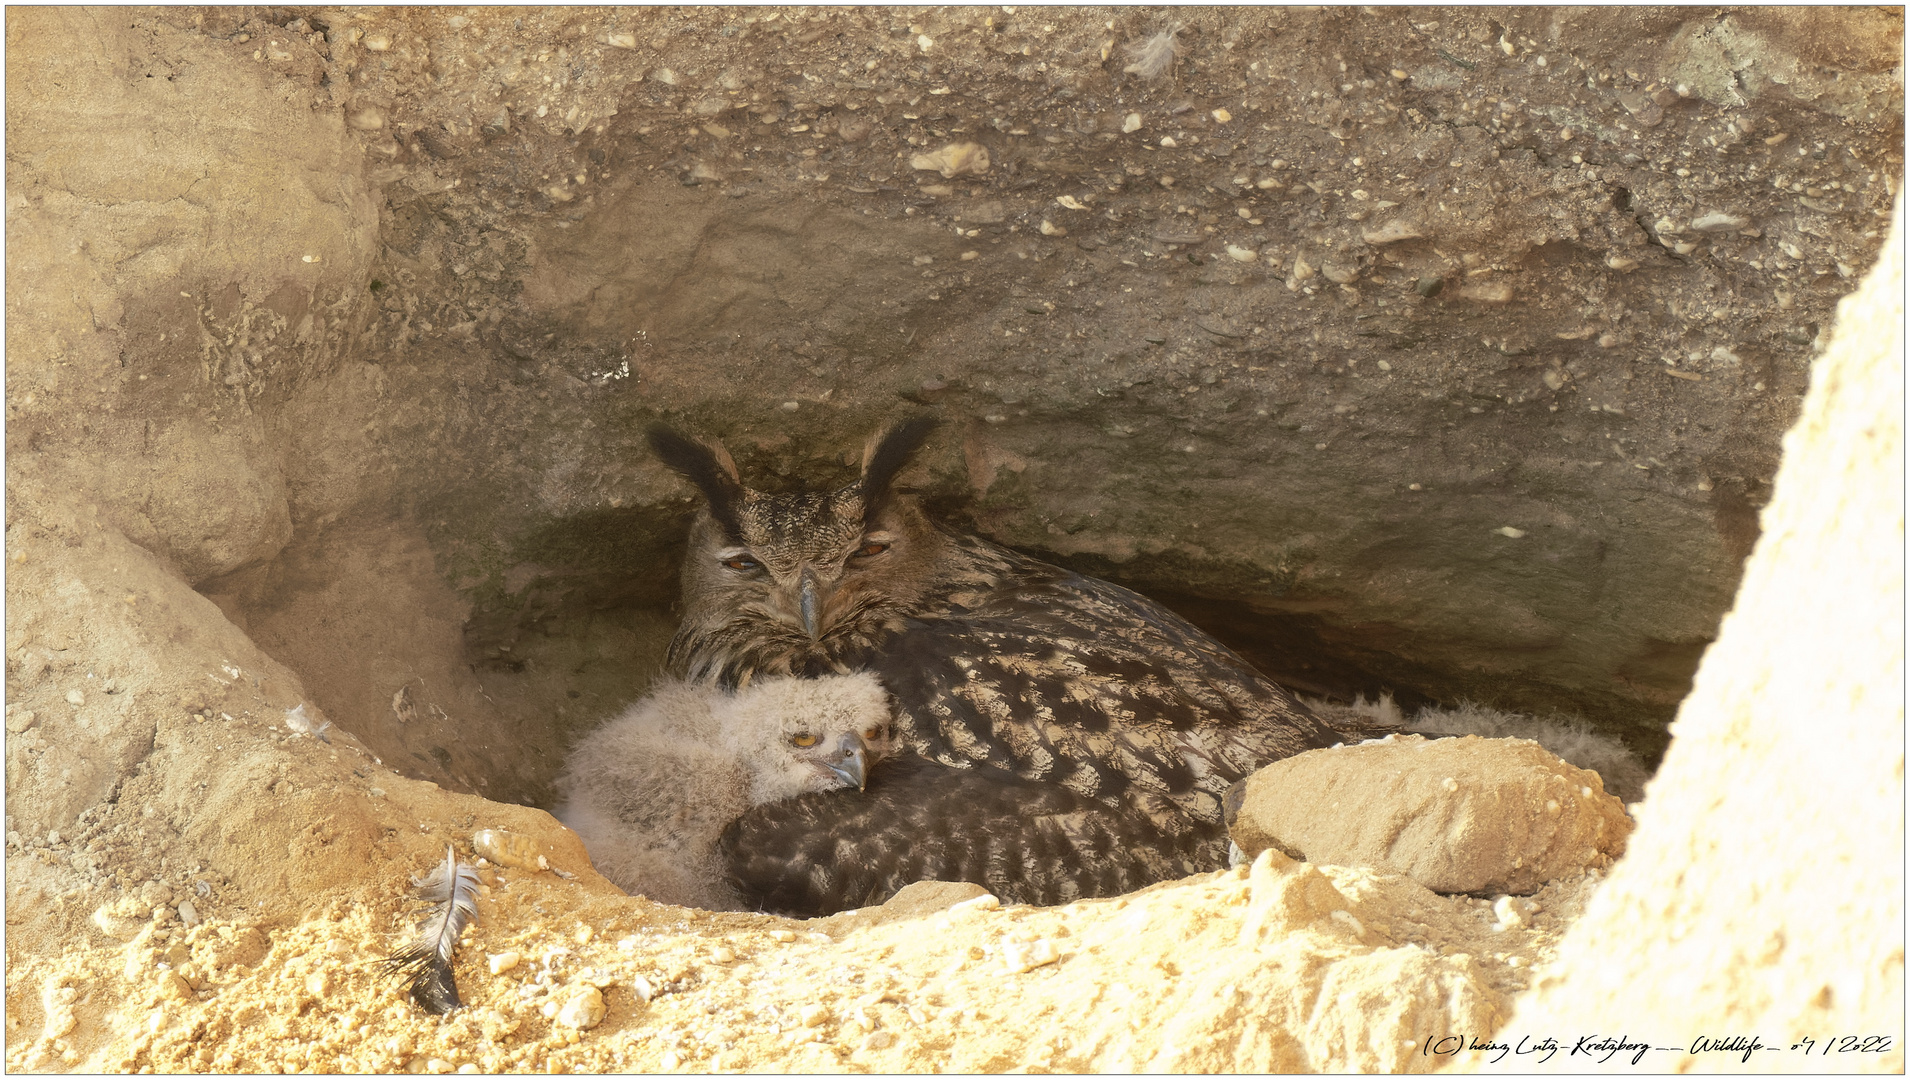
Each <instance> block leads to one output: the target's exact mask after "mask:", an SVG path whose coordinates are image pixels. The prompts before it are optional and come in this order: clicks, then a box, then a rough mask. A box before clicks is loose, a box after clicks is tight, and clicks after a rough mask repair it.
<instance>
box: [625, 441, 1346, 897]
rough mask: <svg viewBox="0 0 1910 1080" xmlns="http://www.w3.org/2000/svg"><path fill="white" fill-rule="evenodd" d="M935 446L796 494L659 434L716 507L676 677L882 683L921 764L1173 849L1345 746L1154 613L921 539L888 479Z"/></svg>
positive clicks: (917, 515) (1048, 569)
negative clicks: (1189, 828) (1279, 776)
mask: <svg viewBox="0 0 1910 1080" xmlns="http://www.w3.org/2000/svg"><path fill="white" fill-rule="evenodd" d="M933 426H934V422H933V421H932V420H928V419H915V420H909V421H905V422H903V423H900V424H896V425H894V426H892V427H889V428H887V429H885V430H884V431H881V432H878V433H877V434H876V435H875V436H874V437H873V438H871V439H870V440H869V442H868V444H867V446H866V448H865V449H864V452H863V456H862V472H861V476H860V477H859V478H858V479H857V480H856V481H855V482H854V483H851V484H849V485H848V486H846V487H843V488H840V489H838V490H834V491H815V492H802V493H797V494H771V493H767V492H761V491H755V490H752V489H749V488H746V487H744V486H743V483H742V479H741V475H740V474H739V472H738V471H737V468H736V464H735V462H734V461H733V460H732V459H731V458H730V455H729V454H728V453H727V452H726V451H725V450H724V449H723V447H722V446H721V445H720V444H717V443H714V442H701V441H697V440H692V439H689V438H687V437H685V436H682V435H679V434H677V433H675V432H673V431H671V430H669V429H668V428H664V427H661V426H659V427H654V428H652V429H651V431H650V445H651V447H652V449H654V450H655V452H656V453H657V455H658V456H659V458H661V459H662V461H663V462H664V463H665V464H667V465H669V466H670V467H672V468H674V469H675V470H676V471H678V472H679V473H681V474H682V475H683V476H685V477H686V478H687V479H689V480H690V481H691V482H692V483H694V484H695V485H696V486H697V487H698V488H699V489H700V490H701V491H702V493H703V495H704V497H705V503H706V505H705V507H704V509H703V511H702V512H701V513H699V514H698V515H697V519H696V522H695V524H694V525H693V526H692V530H691V536H690V546H689V555H688V557H687V559H686V561H685V564H684V568H683V607H684V618H683V623H682V625H681V626H680V628H679V629H678V631H677V635H676V638H675V640H674V641H673V642H672V643H671V647H670V663H671V665H672V668H673V670H674V671H675V672H677V673H678V674H680V675H682V676H684V677H685V678H688V679H690V680H692V681H696V682H703V681H713V682H716V683H718V684H720V685H723V686H746V685H748V684H749V683H750V681H751V680H752V679H754V678H757V677H760V676H763V675H783V674H796V675H816V674H821V673H824V672H831V671H862V670H867V671H871V672H874V673H875V674H876V675H878V676H880V677H881V679H882V681H883V684H884V685H886V686H887V687H888V689H889V691H890V693H891V694H892V695H893V696H894V699H895V708H896V713H895V717H896V726H897V739H898V741H899V742H900V744H901V745H902V746H903V747H905V748H906V749H907V750H908V751H909V752H911V753H913V754H916V755H918V756H920V757H923V758H927V759H929V760H932V761H936V762H939V763H941V764H943V765H947V766H950V767H955V768H971V767H987V768H991V769H997V770H1001V771H1004V772H1008V773H1013V774H1014V775H1016V776H1019V777H1021V778H1023V779H1025V780H1033V781H1040V782H1044V783H1050V784H1058V785H1061V786H1062V787H1065V788H1067V789H1068V790H1069V791H1072V792H1074V793H1075V794H1077V795H1080V796H1082V797H1084V798H1088V799H1094V800H1099V801H1100V802H1101V803H1103V804H1105V805H1106V806H1108V807H1110V808H1114V809H1117V810H1122V811H1123V812H1130V813H1139V814H1143V815H1145V816H1147V817H1148V818H1149V819H1150V821H1151V826H1152V827H1154V828H1158V829H1162V830H1165V831H1168V832H1174V831H1176V830H1178V829H1180V828H1182V827H1184V826H1185V825H1186V824H1188V823H1192V824H1197V825H1199V826H1201V827H1203V828H1205V829H1207V830H1208V831H1209V832H1211V833H1212V835H1214V836H1215V837H1220V836H1223V835H1224V832H1223V829H1224V826H1223V824H1222V819H1221V803H1220V800H1221V798H1222V796H1223V795H1224V794H1225V792H1226V790H1227V787H1228V786H1229V785H1230V784H1232V783H1233V782H1234V781H1236V780H1238V779H1240V778H1241V777H1244V776H1246V775H1247V774H1248V773H1250V772H1252V771H1253V770H1254V769H1256V768H1259V767H1260V766H1261V765H1265V764H1266V763H1268V762H1270V761H1274V760H1277V759H1280V758H1284V757H1287V756H1289V755H1292V754H1297V753H1300V752H1302V751H1306V750H1311V749H1314V748H1317V747H1322V746H1331V745H1333V743H1334V742H1335V741H1337V738H1336V736H1335V735H1334V734H1333V732H1332V731H1331V730H1329V729H1328V728H1327V727H1325V726H1324V725H1323V724H1321V723H1320V722H1319V721H1318V720H1317V719H1316V718H1315V717H1314V716H1313V715H1312V714H1311V713H1310V712H1308V711H1307V709H1306V707H1305V706H1303V705H1301V704H1300V703H1299V702H1298V701H1297V700H1296V699H1295V698H1294V696H1293V695H1292V694H1290V693H1289V692H1287V691H1286V690H1285V689H1283V688H1281V687H1279V686H1276V685H1274V684H1273V683H1271V682H1269V681H1267V679H1265V678H1264V677H1262V676H1261V675H1260V674H1259V673H1258V672H1256V671H1255V670H1254V669H1253V668H1252V667H1251V666H1249V665H1248V664H1247V662H1246V661H1245V660H1243V659H1241V658H1240V657H1239V656H1237V655H1235V654H1234V653H1233V652H1232V651H1231V650H1229V649H1228V648H1227V647H1225V646H1224V645H1221V644H1220V643H1219V642H1217V641H1215V640H1213V639H1212V638H1210V637H1208V636H1207V635H1206V634H1204V633H1202V632H1201V631H1200V630H1198V629H1195V628H1194V627H1193V626H1192V625H1190V624H1189V623H1187V622H1186V621H1184V620H1183V619H1181V618H1180V617H1179V616H1177V615H1175V614H1173V613H1172V612H1170V611H1168V610H1167V609H1166V608H1163V607H1161V606H1160V605H1159V604H1156V603H1154V602H1153V601H1151V600H1148V599H1147V598H1146V597H1143V596H1140V595H1138V594H1136V593H1132V592H1129V591H1128V590H1126V589H1123V588H1121V587H1120V586H1118V585H1114V584H1111V583H1109V582H1106V581H1100V580H1098V579H1095V578H1091V577H1087V576H1085V575H1082V574H1076V573H1074V572H1072V571H1069V570H1064V569H1062V568H1060V567H1058V566H1052V565H1049V564H1048V563H1044V562H1041V561H1039V560H1036V559H1032V558H1029V557H1028V556H1026V555H1022V554H1020V553H1018V552H1014V551H1010V550H1008V549H1007V548H1004V547H1000V546H998V545H996V544H993V543H990V542H988V541H987V540H983V539H981V538H980V537H976V536H969V535H960V534H956V533H953V532H949V531H946V530H944V529H942V528H939V527H938V526H936V525H935V524H933V523H932V522H930V520H929V519H928V518H927V516H925V515H924V514H923V512H922V510H921V508H920V507H919V506H918V505H917V504H916V502H915V500H913V499H912V498H908V497H906V496H904V495H902V494H900V493H898V492H897V491H896V489H895V477H896V475H897V474H898V473H899V472H900V471H901V470H902V468H903V466H904V465H906V464H907V463H908V460H909V458H910V456H911V455H912V454H913V453H914V452H915V451H916V450H917V449H918V448H919V447H920V446H921V444H922V442H923V441H924V440H925V439H926V438H927V436H928V433H929V431H930V429H931V428H932V427H933ZM1217 865H1218V864H1217ZM1214 868H1217V866H1216V867H1207V869H1214Z"/></svg>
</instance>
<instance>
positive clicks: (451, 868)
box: [384, 844, 478, 1016]
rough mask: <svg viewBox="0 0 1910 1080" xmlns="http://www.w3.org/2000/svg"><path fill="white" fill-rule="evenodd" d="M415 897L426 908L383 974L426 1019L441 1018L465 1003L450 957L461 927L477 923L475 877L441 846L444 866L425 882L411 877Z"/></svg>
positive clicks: (426, 876)
mask: <svg viewBox="0 0 1910 1080" xmlns="http://www.w3.org/2000/svg"><path fill="white" fill-rule="evenodd" d="M411 883H412V885H414V886H415V887H416V891H415V893H414V895H415V896H416V898H417V899H418V900H420V901H422V902H423V903H425V904H428V905H429V909H428V910H427V912H426V914H425V919H424V921H423V922H422V923H420V924H419V926H418V937H417V939H416V940H414V941H413V942H412V943H411V944H410V945H407V946H405V947H404V948H403V949H400V950H399V951H398V952H397V953H394V954H393V955H391V956H388V957H386V958H385V961H384V964H385V968H386V970H387V971H389V972H390V973H391V974H393V975H397V976H400V977H403V978H406V979H408V980H409V982H408V984H407V987H406V988H407V990H408V991H409V992H410V994H411V1000H412V1001H415V1002H417V1003H418V1007H419V1008H421V1009H423V1010H425V1011H426V1012H429V1013H435V1014H437V1015H440V1016H442V1015H443V1014H445V1013H448V1012H450V1011H451V1010H452V1009H456V1008H459V1007H461V1006H462V1005H463V1004H464V1003H463V1002H462V1001H460V1000H458V983H457V979H456V978H455V977H454V976H453V975H452V972H451V958H452V954H453V953H454V952H455V951H456V950H457V947H458V938H459V937H461V936H462V935H463V934H464V929H465V927H467V926H469V925H471V924H472V923H474V922H476V921H477V890H478V876H477V871H476V870H475V869H473V868H472V867H471V866H470V864H468V863H462V862H459V861H458V856H457V852H456V851H455V850H454V849H452V848H451V846H450V845H448V844H447V845H446V846H445V849H444V861H443V862H442V863H439V864H438V865H437V866H436V867H435V868H433V869H432V871H431V873H429V874H427V875H425V876H424V877H422V878H420V877H415V876H414V877H413V878H412V879H411Z"/></svg>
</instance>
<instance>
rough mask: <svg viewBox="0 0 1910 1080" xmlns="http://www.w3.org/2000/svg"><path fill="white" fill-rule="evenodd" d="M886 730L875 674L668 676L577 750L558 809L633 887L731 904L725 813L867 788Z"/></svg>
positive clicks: (595, 856) (716, 905)
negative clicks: (724, 858) (732, 682)
mask: <svg viewBox="0 0 1910 1080" xmlns="http://www.w3.org/2000/svg"><path fill="white" fill-rule="evenodd" d="M891 731H892V725H891V722H890V715H889V700H888V695H887V693H886V692H884V691H883V689H882V685H881V684H880V683H879V682H878V681H877V680H876V679H875V678H874V677H873V676H871V675H868V674H856V675H831V676H827V677H824V678H817V679H793V678H764V679H758V680H755V681H753V682H752V683H750V685H748V686H746V687H742V688H739V689H737V690H736V691H734V692H730V691H725V690H723V689H721V688H718V687H713V686H708V685H692V684H690V683H686V682H683V681H682V680H677V679H670V680H665V681H663V683H662V685H660V686H659V687H657V688H656V689H654V690H653V691H652V692H651V693H650V694H649V695H648V696H646V697H644V698H643V699H642V700H640V701H638V702H636V703H635V704H633V705H631V706H630V707H629V708H628V709H626V710H624V712H623V713H622V714H620V715H618V716H617V717H616V718H614V719H612V720H611V721H609V722H608V723H606V724H604V725H603V726H602V727H601V728H598V729H597V730H596V731H594V732H592V733H591V734H590V735H589V736H587V737H586V738H585V739H584V740H583V741H582V742H581V743H579V744H578V746H577V748H576V749H574V750H572V751H571V753H570V757H569V760H568V761H567V763H566V765H565V769H564V773H563V775H562V776H561V777H559V779H558V790H559V793H560V796H561V799H562V801H561V802H560V803H559V805H558V807H557V811H556V813H557V818H558V820H560V821H562V822H563V823H564V824H566V825H568V826H570V828H571V829H573V830H575V831H576V833H577V835H578V836H579V837H581V838H582V839H583V842H584V847H585V848H586V849H587V850H588V851H589V852H590V859H591V862H592V863H593V864H595V865H596V868H597V872H598V873H600V874H602V875H603V876H604V877H606V878H609V879H610V880H611V881H612V882H615V883H616V884H617V885H618V886H619V887H620V888H622V889H624V890H625V891H627V892H631V893H637V892H641V893H643V894H644V895H646V896H648V897H650V898H651V899H653V900H660V901H663V902H664V903H669V904H680V905H683V906H686V907H700V908H704V909H707V910H733V909H736V908H739V907H742V906H743V904H742V902H741V899H740V898H739V897H738V896H737V894H736V893H735V892H734V891H733V890H732V889H731V888H730V887H729V886H728V885H727V884H726V883H725V874H724V871H723V868H722V863H721V860H720V858H719V856H718V854H717V852H716V842H717V838H718V836H719V835H720V834H721V833H722V831H723V828H724V826H726V825H728V824H729V823H730V822H731V821H734V820H735V819H736V818H737V817H738V816H739V815H741V814H742V813H743V812H744V811H746V810H748V809H749V808H750V807H752V806H757V805H761V804H763V803H770V802H774V801H776V800H779V799H787V798H790V797H791V796H795V795H801V794H804V793H810V792H824V791H831V790H834V789H838V788H845V787H848V788H861V787H862V786H863V785H864V784H865V782H866V780H867V777H868V768H869V766H870V765H871V764H873V763H874V762H875V761H878V760H880V759H882V758H883V757H885V756H887V754H888V753H889V748H890V736H891Z"/></svg>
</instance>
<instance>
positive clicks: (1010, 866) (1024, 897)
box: [718, 756, 1227, 918]
mask: <svg viewBox="0 0 1910 1080" xmlns="http://www.w3.org/2000/svg"><path fill="white" fill-rule="evenodd" d="M718 850H719V852H720V854H721V857H722V858H723V860H724V861H725V862H726V864H727V867H728V874H729V884H730V886H731V887H732V888H733V890H734V891H735V894H736V895H737V896H739V897H740V898H741V899H742V901H743V903H744V904H745V905H746V906H747V907H750V908H753V909H756V910H761V911H768V912H772V913H774V914H778V915H788V916H792V917H795V918H811V917H814V916H818V915H829V914H833V913H834V912H838V911H845V910H847V909H850V908H858V907H871V906H873V905H876V904H880V903H882V902H884V901H886V900H888V899H889V897H891V896H894V895H895V893H896V892H897V891H898V890H899V889H901V888H902V887H903V886H904V885H907V884H909V883H910V882H915V881H972V882H974V883H976V884H978V885H982V886H984V887H986V888H987V889H988V891H989V892H992V893H994V894H995V895H996V896H997V897H1000V898H1001V900H1002V901H1003V902H1004V903H1010V904H1066V903H1069V902H1071V901H1074V900H1082V899H1089V898H1092V897H1098V896H1117V895H1119V894H1121V893H1124V892H1131V891H1133V890H1135V889H1138V888H1141V887H1142V886H1145V885H1151V884H1153V883H1154V882H1156V881H1163V880H1166V879H1168V878H1176V877H1184V876H1186V875H1188V874H1193V873H1198V872H1201V871H1203V870H1213V869H1216V868H1218V867H1220V866H1223V865H1225V860H1226V856H1227V840H1226V837H1225V836H1224V835H1222V834H1218V833H1216V832H1214V830H1212V829H1208V828H1203V827H1198V826H1193V827H1183V828H1180V829H1178V830H1169V829H1163V828H1161V827H1159V826H1158V825H1156V824H1155V823H1154V821H1153V819H1152V817H1151V816H1149V815H1147V814H1144V813H1136V812H1134V810H1133V809H1132V808H1130V807H1119V808H1116V807H1109V806H1107V805H1105V804H1103V803H1102V802H1100V801H1099V800H1096V799H1089V798H1085V797H1083V796H1081V795H1077V794H1075V793H1074V792H1072V791H1070V790H1068V789H1067V788H1065V787H1061V786H1059V785H1057V784H1047V783H1041V782H1039V781H1034V780H1023V779H1022V778H1020V777H1018V776H1015V775H1014V774H1012V773H1005V772H1002V771H1000V770H998V769H991V768H988V767H986V766H981V767H977V768H968V769H956V768H950V767H948V766H946V765H940V764H937V763H935V762H932V761H925V760H923V759H921V758H916V757H906V756H905V757H899V758H895V759H893V760H891V761H888V762H885V763H883V764H882V765H880V766H878V767H876V768H875V769H874V770H873V772H872V773H871V775H870V777H869V786H868V790H867V791H865V792H861V793H856V792H827V793H823V794H819V795H799V796H797V797H795V798H791V799H784V800H782V801H780V802H773V803H768V804H765V805H762V806H758V807H755V808H754V809H751V810H750V811H749V812H747V813H745V814H744V815H743V816H742V817H740V818H738V819H737V820H736V821H735V822H733V823H731V824H730V825H729V827H728V828H726V829H724V830H723V836H722V839H721V840H720V841H719V842H718Z"/></svg>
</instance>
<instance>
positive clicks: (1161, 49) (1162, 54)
mask: <svg viewBox="0 0 1910 1080" xmlns="http://www.w3.org/2000/svg"><path fill="white" fill-rule="evenodd" d="M1180 31H1181V24H1180V23H1175V24H1173V25H1172V26H1169V27H1168V28H1167V29H1165V30H1163V31H1161V32H1160V33H1158V34H1155V35H1154V36H1153V37H1151V38H1148V39H1147V40H1146V41H1143V42H1141V43H1140V44H1139V45H1135V46H1131V47H1130V48H1129V49H1128V55H1129V56H1132V57H1133V58H1134V62H1133V63H1131V64H1129V65H1128V66H1126V67H1124V68H1122V69H1121V71H1122V72H1124V73H1125V74H1128V75H1139V76H1140V77H1141V78H1143V79H1146V80H1147V81H1149V82H1153V81H1154V80H1155V79H1158V78H1160V77H1161V76H1163V75H1165V74H1167V73H1168V71H1170V70H1172V69H1173V67H1174V61H1175V60H1176V59H1178V58H1179V57H1180V54H1181V45H1180V42H1179V41H1178V40H1176V36H1175V35H1177V34H1179V33H1180Z"/></svg>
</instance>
